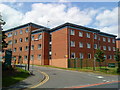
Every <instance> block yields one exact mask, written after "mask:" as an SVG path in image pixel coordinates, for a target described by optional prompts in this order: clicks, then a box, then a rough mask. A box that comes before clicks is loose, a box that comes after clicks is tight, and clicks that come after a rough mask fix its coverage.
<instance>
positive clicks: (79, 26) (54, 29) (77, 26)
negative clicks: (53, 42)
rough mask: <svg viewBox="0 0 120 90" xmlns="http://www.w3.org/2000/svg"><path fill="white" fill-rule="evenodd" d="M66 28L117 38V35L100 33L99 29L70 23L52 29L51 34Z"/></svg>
mask: <svg viewBox="0 0 120 90" xmlns="http://www.w3.org/2000/svg"><path fill="white" fill-rule="evenodd" d="M66 26H71V27H75V28H79V29H85V30H87V31H92V32H97V33H99V34H101V35H106V36H111V37H117V36H116V35H113V34H108V33H104V32H100V30H98V29H93V28H88V27H84V26H81V25H76V24H72V23H68V22H67V23H64V24H62V25H59V26H57V27H55V28H52V29H51V32H54V31H56V30H59V29H61V28H63V27H66Z"/></svg>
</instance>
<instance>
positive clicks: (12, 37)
mask: <svg viewBox="0 0 120 90" xmlns="http://www.w3.org/2000/svg"><path fill="white" fill-rule="evenodd" d="M30 30H31V32H30ZM30 34H31V35H30ZM6 35H7V36H8V38H7V39H6V41H7V42H8V44H9V45H8V48H7V49H10V50H12V51H13V60H14V61H16V62H17V63H19V62H20V61H22V63H27V60H28V55H29V54H28V49H29V47H28V46H29V41H31V52H30V58H31V60H30V63H31V64H37V65H52V66H57V67H64V68H68V63H69V62H68V59H78V58H82V59H83V61H85V60H88V61H89V63H88V64H89V66H93V64H94V63H96V66H97V62H94V55H95V53H96V49H97V48H100V49H102V50H103V51H104V52H105V57H106V59H107V60H106V63H107V64H108V63H116V62H115V60H114V53H115V48H116V42H115V38H116V36H115V35H111V34H107V33H103V32H100V30H96V29H92V28H87V27H84V26H80V25H76V24H72V23H65V24H62V25H60V26H57V27H55V28H52V29H48V28H46V27H43V26H40V25H36V24H33V23H28V24H25V25H22V26H18V27H16V28H12V29H10V30H7V31H6ZM30 37H31V40H30ZM20 56H21V57H20ZM78 64H80V62H78ZM78 66H79V65H78ZM83 66H85V65H84V64H83Z"/></svg>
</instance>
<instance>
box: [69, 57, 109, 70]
mask: <svg viewBox="0 0 120 90" xmlns="http://www.w3.org/2000/svg"><path fill="white" fill-rule="evenodd" d="M107 65H108V63H107V62H106V61H104V62H101V66H107ZM93 66H95V67H99V62H96V61H94V60H93V59H68V68H82V67H93Z"/></svg>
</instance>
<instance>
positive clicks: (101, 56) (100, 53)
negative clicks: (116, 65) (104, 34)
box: [95, 49, 105, 68]
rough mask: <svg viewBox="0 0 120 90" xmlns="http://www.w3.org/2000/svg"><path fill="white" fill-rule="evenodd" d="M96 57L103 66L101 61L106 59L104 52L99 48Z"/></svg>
mask: <svg viewBox="0 0 120 90" xmlns="http://www.w3.org/2000/svg"><path fill="white" fill-rule="evenodd" d="M95 59H96V61H97V62H99V67H100V68H101V62H104V61H105V57H104V52H103V51H102V50H100V49H97V52H96V54H95Z"/></svg>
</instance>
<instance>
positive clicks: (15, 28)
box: [4, 22, 46, 33]
mask: <svg viewBox="0 0 120 90" xmlns="http://www.w3.org/2000/svg"><path fill="white" fill-rule="evenodd" d="M29 25H32V26H33V27H37V28H46V27H44V26H41V25H37V24H34V23H31V22H30V23H27V24H24V25H20V26H17V27H14V28H11V29H8V30H4V31H5V33H6V32H10V31H13V30H17V29H20V28H24V27H27V26H29Z"/></svg>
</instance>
